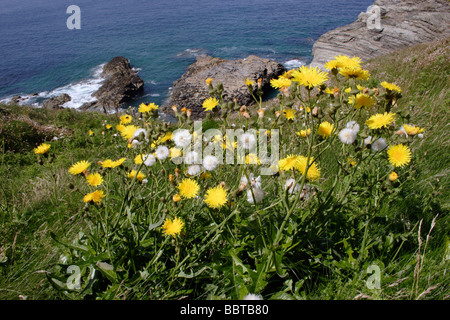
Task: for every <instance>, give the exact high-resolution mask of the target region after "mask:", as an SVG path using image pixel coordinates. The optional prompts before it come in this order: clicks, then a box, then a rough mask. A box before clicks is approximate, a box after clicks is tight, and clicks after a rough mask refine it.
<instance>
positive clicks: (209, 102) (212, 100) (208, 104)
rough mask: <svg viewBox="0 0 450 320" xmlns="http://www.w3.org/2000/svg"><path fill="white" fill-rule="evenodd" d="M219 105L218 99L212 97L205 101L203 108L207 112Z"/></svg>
mask: <svg viewBox="0 0 450 320" xmlns="http://www.w3.org/2000/svg"><path fill="white" fill-rule="evenodd" d="M218 104H219V101H218V100H217V99H216V98H212V97H211V98H208V99H206V100H205V101H203V104H202V107H203V109H205V111H212V110H213V109H214V108H215V107H216V106H217V105H218Z"/></svg>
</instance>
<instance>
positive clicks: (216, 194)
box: [204, 185, 228, 209]
mask: <svg viewBox="0 0 450 320" xmlns="http://www.w3.org/2000/svg"><path fill="white" fill-rule="evenodd" d="M227 195H228V194H227V191H226V190H225V189H224V187H223V186H222V185H219V186H217V187H215V188H211V189H208V190H207V191H206V195H205V200H204V201H205V203H206V204H207V205H208V207H210V208H212V209H218V208H220V207H222V206H224V205H225V204H226V203H227Z"/></svg>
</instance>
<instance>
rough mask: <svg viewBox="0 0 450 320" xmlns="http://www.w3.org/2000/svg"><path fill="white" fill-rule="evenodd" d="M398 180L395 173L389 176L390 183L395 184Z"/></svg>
mask: <svg viewBox="0 0 450 320" xmlns="http://www.w3.org/2000/svg"><path fill="white" fill-rule="evenodd" d="M397 179H398V174H397V173H396V172H395V171H392V172H391V173H390V174H389V181H392V182H394V181H395V180H397Z"/></svg>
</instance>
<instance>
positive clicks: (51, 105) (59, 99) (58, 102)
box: [42, 93, 72, 109]
mask: <svg viewBox="0 0 450 320" xmlns="http://www.w3.org/2000/svg"><path fill="white" fill-rule="evenodd" d="M70 100H72V97H71V96H69V95H68V94H67V93H63V94H60V95H59V96H56V97H51V98H48V99H46V100H44V102H42V106H43V107H44V108H45V109H62V108H63V107H62V105H63V104H64V103H66V102H69V101H70Z"/></svg>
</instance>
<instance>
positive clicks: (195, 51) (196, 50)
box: [176, 48, 207, 57]
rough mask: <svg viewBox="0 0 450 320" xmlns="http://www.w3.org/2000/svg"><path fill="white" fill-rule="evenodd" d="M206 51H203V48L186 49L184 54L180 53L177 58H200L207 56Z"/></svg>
mask: <svg viewBox="0 0 450 320" xmlns="http://www.w3.org/2000/svg"><path fill="white" fill-rule="evenodd" d="M206 52H207V51H206V49H202V48H193V49H189V48H188V49H185V50H183V51H182V52H180V53H178V54H177V55H176V56H177V57H186V56H193V57H198V56H200V55H202V54H206Z"/></svg>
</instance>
